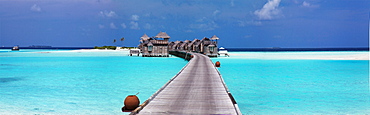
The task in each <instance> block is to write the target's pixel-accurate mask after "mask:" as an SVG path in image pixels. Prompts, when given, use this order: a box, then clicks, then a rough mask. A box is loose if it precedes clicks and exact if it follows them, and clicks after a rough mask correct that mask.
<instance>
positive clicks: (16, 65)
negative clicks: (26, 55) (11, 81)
mask: <svg viewBox="0 0 370 115" xmlns="http://www.w3.org/2000/svg"><path fill="white" fill-rule="evenodd" d="M0 66H17V65H14V64H0Z"/></svg>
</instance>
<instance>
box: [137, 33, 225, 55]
mask: <svg viewBox="0 0 370 115" xmlns="http://www.w3.org/2000/svg"><path fill="white" fill-rule="evenodd" d="M169 39H170V36H169V35H168V34H167V33H165V32H159V33H158V34H157V36H155V37H148V35H146V34H144V35H143V36H142V37H141V38H140V45H139V49H140V51H141V54H142V56H143V57H168V56H169V51H186V52H197V53H202V54H204V55H207V56H209V57H217V54H218V46H217V40H218V39H219V38H218V37H217V36H216V35H214V36H212V37H211V38H207V37H204V38H203V39H201V40H199V39H194V40H193V41H190V40H185V41H175V42H169Z"/></svg>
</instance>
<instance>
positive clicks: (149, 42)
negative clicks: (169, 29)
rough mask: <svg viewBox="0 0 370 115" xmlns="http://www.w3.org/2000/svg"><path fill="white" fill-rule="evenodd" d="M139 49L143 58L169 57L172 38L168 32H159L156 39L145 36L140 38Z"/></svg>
mask: <svg viewBox="0 0 370 115" xmlns="http://www.w3.org/2000/svg"><path fill="white" fill-rule="evenodd" d="M140 39H141V40H140V42H141V44H140V45H139V48H140V50H141V53H142V56H143V57H168V56H169V52H168V44H169V42H168V40H169V39H170V36H168V35H167V33H166V32H159V33H158V34H157V36H155V37H154V38H151V37H148V35H146V34H144V35H143V36H142V37H141V38H140Z"/></svg>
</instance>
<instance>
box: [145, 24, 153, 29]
mask: <svg viewBox="0 0 370 115" xmlns="http://www.w3.org/2000/svg"><path fill="white" fill-rule="evenodd" d="M144 28H145V29H148V30H149V29H151V28H152V25H150V24H149V23H146V24H145V25H144Z"/></svg>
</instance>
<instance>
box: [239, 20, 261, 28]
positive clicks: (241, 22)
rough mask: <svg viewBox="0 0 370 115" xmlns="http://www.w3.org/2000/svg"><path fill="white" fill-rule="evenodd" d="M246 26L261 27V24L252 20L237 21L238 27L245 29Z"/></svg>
mask: <svg viewBox="0 0 370 115" xmlns="http://www.w3.org/2000/svg"><path fill="white" fill-rule="evenodd" d="M248 25H253V26H260V25H262V22H261V21H254V20H251V21H238V26H240V27H245V26H248Z"/></svg>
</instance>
